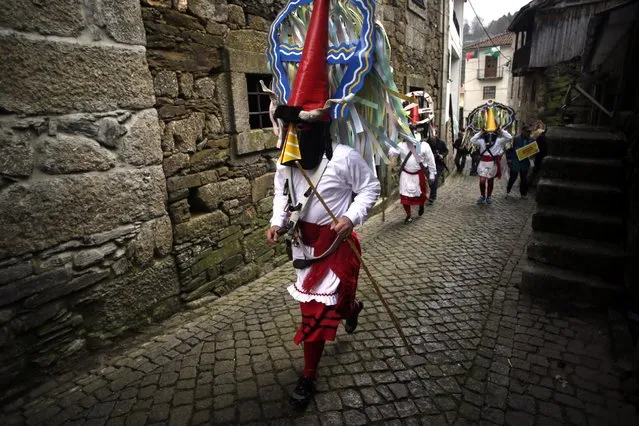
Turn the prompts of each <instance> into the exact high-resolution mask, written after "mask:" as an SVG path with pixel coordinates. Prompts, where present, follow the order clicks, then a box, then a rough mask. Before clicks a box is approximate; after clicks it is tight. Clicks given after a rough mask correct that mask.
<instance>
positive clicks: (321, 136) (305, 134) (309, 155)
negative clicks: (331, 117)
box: [297, 121, 333, 170]
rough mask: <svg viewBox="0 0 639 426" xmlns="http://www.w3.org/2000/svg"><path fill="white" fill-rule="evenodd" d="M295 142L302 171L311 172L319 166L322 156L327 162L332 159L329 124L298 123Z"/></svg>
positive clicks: (317, 122)
mask: <svg viewBox="0 0 639 426" xmlns="http://www.w3.org/2000/svg"><path fill="white" fill-rule="evenodd" d="M297 140H298V143H299V145H300V151H301V153H302V159H301V160H300V165H301V166H302V168H303V169H304V170H312V169H314V168H316V167H317V166H319V164H320V163H321V162H322V157H323V156H324V154H326V158H328V159H329V160H330V159H331V158H333V145H332V143H331V123H329V122H327V121H316V122H314V123H300V124H298V125H297Z"/></svg>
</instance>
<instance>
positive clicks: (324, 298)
mask: <svg viewBox="0 0 639 426" xmlns="http://www.w3.org/2000/svg"><path fill="white" fill-rule="evenodd" d="M309 270H310V268H306V269H302V270H299V269H298V270H297V281H296V282H295V283H293V284H291V285H290V286H288V289H287V290H288V292H289V294H290V295H291V296H292V297H293V299H295V300H297V301H298V302H310V301H312V300H314V301H316V302H320V303H323V304H325V305H327V306H333V305H336V304H337V298H338V295H337V289H338V287H339V278H338V277H337V275H335V273H334V272H333V271H331V270H330V269H329V271H328V273H327V274H326V276H325V277H324V279H323V280H322V282H320V283H319V284H318V285H316V286H315V288H313V289H311V291H306V290H304V288H303V287H302V283H303V282H304V278H306V274H307V273H308V271H309Z"/></svg>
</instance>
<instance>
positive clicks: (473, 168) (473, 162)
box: [470, 147, 481, 176]
mask: <svg viewBox="0 0 639 426" xmlns="http://www.w3.org/2000/svg"><path fill="white" fill-rule="evenodd" d="M480 158H481V155H479V149H477V148H475V147H473V149H472V150H471V152H470V175H471V176H477V167H479V159H480Z"/></svg>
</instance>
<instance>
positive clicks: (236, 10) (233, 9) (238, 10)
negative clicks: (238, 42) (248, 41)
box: [227, 4, 246, 28]
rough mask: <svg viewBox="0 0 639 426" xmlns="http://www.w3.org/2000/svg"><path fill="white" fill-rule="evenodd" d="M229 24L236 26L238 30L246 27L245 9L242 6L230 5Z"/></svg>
mask: <svg viewBox="0 0 639 426" xmlns="http://www.w3.org/2000/svg"><path fill="white" fill-rule="evenodd" d="M227 22H228V24H229V25H231V26H235V27H236V28H237V27H239V28H241V27H245V26H246V16H244V9H242V7H241V6H237V5H235V4H229V5H228V20H227Z"/></svg>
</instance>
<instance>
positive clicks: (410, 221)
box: [404, 216, 413, 225]
mask: <svg viewBox="0 0 639 426" xmlns="http://www.w3.org/2000/svg"><path fill="white" fill-rule="evenodd" d="M409 223H413V218H412V217H410V216H406V219H404V225H408V224H409Z"/></svg>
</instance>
